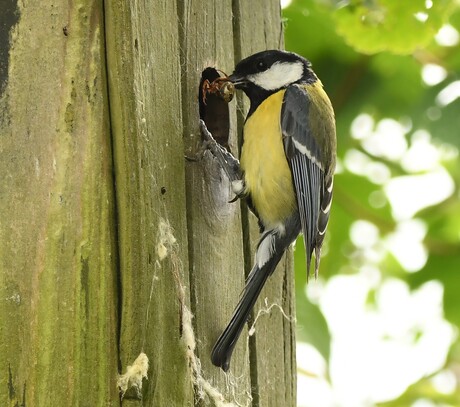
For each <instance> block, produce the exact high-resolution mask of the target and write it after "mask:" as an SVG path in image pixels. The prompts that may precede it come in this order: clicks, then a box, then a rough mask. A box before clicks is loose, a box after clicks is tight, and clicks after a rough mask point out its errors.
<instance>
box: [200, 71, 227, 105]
mask: <svg viewBox="0 0 460 407" xmlns="http://www.w3.org/2000/svg"><path fill="white" fill-rule="evenodd" d="M220 72H221V73H222V74H223V75H224V76H220V77H218V78H216V79H214V80H213V81H212V82H209V80H208V79H205V80H204V81H203V85H202V89H201V90H202V94H203V103H204V104H205V105H206V97H207V95H208V94H214V95H217V96H219V97H220V98H221V99H222V100H223V101H225V102H226V103H230V101H231V100H232V99H233V95H234V94H235V86H234V85H233V83H232V82H231V81H230V79H229V77H228V76H227V75H226V74H225V73H224V72H222V71H220Z"/></svg>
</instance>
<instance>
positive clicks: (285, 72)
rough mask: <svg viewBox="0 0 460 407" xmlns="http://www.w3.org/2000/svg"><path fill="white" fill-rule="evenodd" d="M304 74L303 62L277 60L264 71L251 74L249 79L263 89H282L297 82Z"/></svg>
mask: <svg viewBox="0 0 460 407" xmlns="http://www.w3.org/2000/svg"><path fill="white" fill-rule="evenodd" d="M302 75H303V64H302V62H300V61H298V62H275V63H274V64H273V65H272V66H271V67H270V68H269V69H267V70H266V71H264V72H260V73H256V74H253V75H249V76H248V79H249V80H250V81H251V82H252V83H254V84H256V85H257V86H260V87H261V88H263V89H267V90H275V89H280V88H283V87H285V86H288V85H290V84H291V83H294V82H297V81H298V80H299V79H300V78H302Z"/></svg>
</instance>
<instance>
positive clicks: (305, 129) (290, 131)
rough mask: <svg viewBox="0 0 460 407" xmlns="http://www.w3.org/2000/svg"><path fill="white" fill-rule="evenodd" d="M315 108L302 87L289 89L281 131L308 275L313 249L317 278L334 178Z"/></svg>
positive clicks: (284, 105) (283, 110) (282, 113)
mask: <svg viewBox="0 0 460 407" xmlns="http://www.w3.org/2000/svg"><path fill="white" fill-rule="evenodd" d="M312 108H314V106H312V102H311V100H310V98H309V95H308V93H307V91H306V90H305V89H304V88H303V87H302V86H300V85H291V86H289V87H288V88H287V89H286V91H285V94H284V99H283V106H282V109H281V130H282V133H283V142H284V150H285V153H286V157H287V160H288V163H289V166H290V168H291V172H292V180H293V183H294V189H295V192H296V196H297V205H298V209H299V217H300V223H301V227H302V232H303V235H304V243H305V251H306V255H307V275H308V274H309V272H310V263H311V255H312V253H313V250H315V258H316V260H315V275H317V273H318V266H319V260H320V251H321V245H322V243H323V240H324V234H325V232H326V227H327V223H328V220H329V209H330V204H331V201H332V176H330V175H328V174H329V172H328V169H327V168H325V166H326V165H327V163H324V162H323V159H322V157H324V155H323V154H322V151H321V148H322V146H320V145H319V144H318V140H322V138H327V137H328V135H327V134H314V133H315V131H316V132H326V131H328V128H327V126H315V128H313V126H312V124H311V120H310V116H309V115H310V111H311V109H312ZM314 113H315V114H317V112H314Z"/></svg>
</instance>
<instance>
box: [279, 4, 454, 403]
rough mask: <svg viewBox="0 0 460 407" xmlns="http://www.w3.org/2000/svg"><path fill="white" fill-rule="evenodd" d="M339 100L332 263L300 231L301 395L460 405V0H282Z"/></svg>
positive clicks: (308, 399) (289, 45)
mask: <svg viewBox="0 0 460 407" xmlns="http://www.w3.org/2000/svg"><path fill="white" fill-rule="evenodd" d="M281 4H282V12H283V18H284V24H285V34H286V35H285V47H286V49H287V50H290V51H294V52H297V53H299V54H301V55H303V56H305V57H306V58H307V59H309V60H310V61H311V62H312V64H313V68H314V70H315V72H316V73H317V75H318V76H319V77H320V79H321V80H322V82H323V84H324V87H325V89H326V91H327V93H328V94H329V96H330V98H331V100H332V103H333V105H334V108H335V112H336V119H337V138H338V168H337V175H336V178H335V182H334V202H333V208H332V215H331V220H330V224H329V229H328V234H327V237H326V242H325V248H324V250H323V252H324V257H323V258H322V261H321V270H320V276H319V278H318V280H317V281H314V279H312V280H311V281H310V282H309V283H308V285H306V276H305V266H304V265H305V259H304V254H303V244H301V242H298V243H297V248H298V249H297V250H296V252H295V259H296V287H297V288H296V290H297V320H298V327H299V329H298V341H299V344H298V366H299V377H298V388H299V397H298V405H299V406H306V407H307V406H308V407H310V406H311V407H342V406H350V407H361V406H363V407H364V406H366V407H367V406H382V407H383V406H385V407H390V406H391V407H393V406H401V407H402V406H404V407H408V406H410V407H433V406H442V407H446V406H460V341H459V336H458V332H459V327H460V191H459V182H460V163H459V156H458V150H459V148H460V78H459V73H460V45H459V41H460V36H459V31H460V8H459V6H460V2H459V1H452V0H356V1H353V0H349V1H332V0H292V1H291V2H289V1H288V0H285V1H282V3H281Z"/></svg>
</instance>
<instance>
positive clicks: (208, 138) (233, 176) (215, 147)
mask: <svg viewBox="0 0 460 407" xmlns="http://www.w3.org/2000/svg"><path fill="white" fill-rule="evenodd" d="M200 130H201V134H202V136H203V139H204V140H203V144H202V149H203V154H204V151H206V150H209V151H210V152H211V154H212V155H213V156H214V158H216V160H217V161H218V162H219V164H220V166H221V168H222V169H223V170H224V171H225V173H226V174H227V177H228V179H229V180H230V182H232V183H233V182H234V181H240V180H241V178H242V177H241V169H240V162H239V161H238V160H237V159H236V158H235V157H234V156H233V155H232V154H231V153H230V152H229V151H228V150H227V149H226V148H225V147H223V146H221V145H220V144H219V143H218V142H217V141H216V140H215V139H214V137H213V136H212V134H211V132H210V131H209V130H208V128H207V127H206V123H205V122H204V121H203V120H201V119H200Z"/></svg>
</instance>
